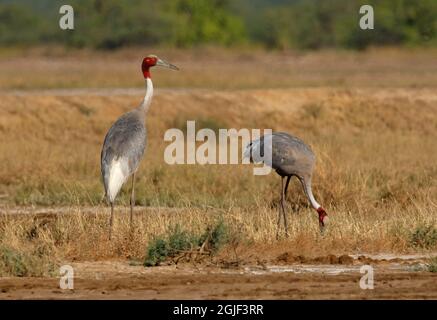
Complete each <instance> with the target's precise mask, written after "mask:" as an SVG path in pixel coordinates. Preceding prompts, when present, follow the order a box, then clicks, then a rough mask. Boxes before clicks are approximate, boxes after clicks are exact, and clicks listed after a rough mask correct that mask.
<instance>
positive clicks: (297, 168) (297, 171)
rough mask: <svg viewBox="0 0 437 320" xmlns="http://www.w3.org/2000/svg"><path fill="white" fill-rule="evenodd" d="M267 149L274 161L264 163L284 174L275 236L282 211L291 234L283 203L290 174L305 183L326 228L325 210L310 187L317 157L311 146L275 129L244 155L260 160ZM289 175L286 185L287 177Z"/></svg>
mask: <svg viewBox="0 0 437 320" xmlns="http://www.w3.org/2000/svg"><path fill="white" fill-rule="evenodd" d="M265 152H269V153H270V152H271V155H272V157H271V163H265V164H266V165H268V166H270V167H272V168H273V169H275V170H276V172H277V173H278V174H279V176H280V177H281V207H280V208H279V215H278V230H277V234H276V237H277V238H278V237H279V228H280V223H281V212H282V215H283V218H284V228H285V234H286V236H287V237H288V230H287V229H288V227H287V216H286V214H285V209H284V203H285V195H286V194H287V189H288V184H289V182H290V179H291V177H293V176H296V177H297V178H298V179H299V181H300V182H301V183H302V187H303V189H304V192H305V194H306V196H307V198H308V200H309V201H310V203H311V206H312V207H313V208H314V209H315V210H316V211H317V213H318V214H319V226H320V230H321V231H323V230H324V227H325V224H326V223H327V221H328V215H327V214H326V211H325V209H323V208H322V206H321V205H320V204H319V203H318V202H317V201H316V199H315V198H314V195H313V192H312V190H311V177H312V175H313V168H314V164H315V160H316V157H315V155H314V153H313V151H312V150H311V148H310V147H309V146H308V145H307V144H306V143H305V142H303V141H302V140H301V139H299V138H297V137H294V136H292V135H290V134H288V133H285V132H274V133H272V134H266V135H264V136H262V137H260V138H259V139H257V140H254V141H252V142H251V143H249V144H248V145H247V147H246V150H245V152H244V156H245V157H247V158H249V159H250V161H251V162H255V163H257V162H261V160H262V158H261V156H263V155H264V153H265ZM285 177H287V181H286V183H285V188H284V178H285Z"/></svg>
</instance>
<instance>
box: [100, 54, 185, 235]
mask: <svg viewBox="0 0 437 320" xmlns="http://www.w3.org/2000/svg"><path fill="white" fill-rule="evenodd" d="M154 66H161V67H166V68H170V69H173V70H179V69H178V68H177V67H176V66H175V65H172V64H170V63H168V62H166V61H164V60H161V59H159V58H158V57H157V56H155V55H149V56H147V57H145V58H144V59H143V63H142V65H141V69H142V72H143V75H144V79H145V81H146V95H145V96H144V100H143V102H142V103H141V104H140V105H139V106H138V107H137V108H135V109H134V110H132V111H130V112H127V113H125V114H123V115H122V116H121V117H120V118H118V120H117V121H116V122H115V123H114V124H113V125H112V127H111V128H110V129H109V131H108V133H107V134H106V136H105V140H104V142H103V147H102V153H101V171H102V178H103V185H104V187H105V195H106V198H107V200H108V201H109V203H110V204H111V218H110V221H109V239H111V234H112V225H113V222H114V201H115V198H116V197H117V194H118V192H119V191H120V189H121V187H122V185H123V184H124V183H125V182H126V181H127V179H128V178H129V176H132V188H131V197H130V224H131V226H132V216H133V209H134V205H135V173H136V171H137V169H138V166H139V164H140V161H141V159H142V158H143V155H144V150H145V148H146V143H147V142H146V126H145V120H146V119H145V118H146V114H147V111H148V110H149V107H150V103H151V102H152V96H153V83H152V79H151V75H150V68H152V67H154Z"/></svg>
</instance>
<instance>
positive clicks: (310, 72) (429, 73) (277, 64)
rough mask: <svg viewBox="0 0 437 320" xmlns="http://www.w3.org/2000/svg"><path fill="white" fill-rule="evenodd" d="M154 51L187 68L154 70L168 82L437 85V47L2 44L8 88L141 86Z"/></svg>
mask: <svg viewBox="0 0 437 320" xmlns="http://www.w3.org/2000/svg"><path fill="white" fill-rule="evenodd" d="M149 53H156V54H158V55H159V56H162V57H163V58H165V59H168V60H169V61H171V62H173V63H175V64H176V65H178V66H179V67H180V68H181V72H180V73H179V74H175V73H174V72H170V71H156V70H155V71H154V72H153V76H154V79H155V80H156V81H157V83H159V87H161V88H165V87H173V88H175V87H178V88H215V89H231V90H234V89H243V88H266V87H267V88H288V87H290V86H293V87H307V86H330V87H351V88H354V87H355V88H356V87H373V88H380V87H435V86H437V66H436V64H435V57H436V53H437V51H436V50H435V49H427V50H426V49H411V50H399V49H395V48H393V49H390V48H386V49H370V50H368V51H365V52H355V51H329V50H328V51H321V52H293V51H292V52H288V51H287V52H266V51H262V50H257V49H247V50H236V51H229V50H224V49H220V48H203V49H202V48H199V49H197V50H193V51H184V50H175V49H165V48H131V49H121V50H118V51H114V52H97V53H96V52H90V51H87V50H73V49H68V50H67V49H61V48H54V47H45V48H39V49H31V48H26V49H19V48H16V49H5V48H3V49H0V88H4V89H6V88H7V89H41V88H101V87H108V88H117V87H139V86H142V82H141V72H140V67H139V66H140V63H141V60H142V58H143V57H144V56H145V55H147V54H149Z"/></svg>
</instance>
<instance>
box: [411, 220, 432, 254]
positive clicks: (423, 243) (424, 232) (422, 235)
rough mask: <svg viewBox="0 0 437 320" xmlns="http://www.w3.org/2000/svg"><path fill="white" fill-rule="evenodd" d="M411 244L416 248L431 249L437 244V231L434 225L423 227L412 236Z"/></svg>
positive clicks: (418, 228)
mask: <svg viewBox="0 0 437 320" xmlns="http://www.w3.org/2000/svg"><path fill="white" fill-rule="evenodd" d="M410 244H411V245H412V246H414V247H420V248H424V249H430V248H433V247H435V245H436V244H437V229H436V228H435V227H434V226H433V225H421V226H418V227H417V228H416V230H414V232H413V233H412V234H411V236H410Z"/></svg>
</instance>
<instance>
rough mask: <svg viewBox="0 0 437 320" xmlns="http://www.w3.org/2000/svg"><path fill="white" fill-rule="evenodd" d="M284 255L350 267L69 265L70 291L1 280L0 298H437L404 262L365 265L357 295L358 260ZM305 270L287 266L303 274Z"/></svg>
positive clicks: (426, 278) (427, 277) (436, 290)
mask: <svg viewBox="0 0 437 320" xmlns="http://www.w3.org/2000/svg"><path fill="white" fill-rule="evenodd" d="M286 256H287V255H286V254H283V257H278V259H279V260H282V261H281V262H284V258H286V261H291V260H293V259H294V261H302V259H303V260H306V261H311V262H312V263H314V265H316V266H318V267H319V268H320V266H322V269H323V266H326V267H331V270H332V267H334V269H335V267H336V266H338V267H339V270H340V269H341V268H342V267H343V266H344V265H348V266H350V267H351V268H350V269H349V270H347V271H344V272H339V273H337V274H332V273H329V272H324V271H320V270H319V271H316V272H301V273H300V272H273V271H272V269H269V268H268V267H266V266H251V267H248V266H244V267H243V266H240V267H238V268H223V267H221V268H220V267H217V266H200V265H192V264H184V265H178V266H174V265H173V266H163V267H154V268H144V267H142V266H131V265H129V263H127V262H119V261H105V262H81V263H72V264H71V265H72V266H73V268H74V271H75V279H74V290H61V289H60V288H59V280H58V279H57V278H2V279H0V299H437V275H436V274H433V273H431V272H426V271H411V270H413V269H411V268H410V269H408V268H406V267H404V264H412V262H411V261H410V260H409V261H408V262H406V263H403V264H399V263H396V262H392V261H389V262H388V263H387V262H385V263H384V262H381V261H380V260H378V261H377V260H368V261H372V265H373V266H374V267H375V274H374V276H375V278H374V281H375V285H374V289H373V290H362V289H361V288H360V286H359V281H360V278H361V276H362V274H361V273H360V272H359V265H361V264H362V263H361V260H362V259H361V260H360V259H352V258H351V257H349V256H340V257H335V256H328V257H326V258H325V260H324V261H323V262H324V263H327V264H317V262H321V260H323V259H322V258H316V259H312V260H311V259H310V260H308V259H306V258H304V257H295V258H291V257H286ZM319 260H320V261H319ZM368 261H367V262H368ZM393 261H397V260H393ZM311 265H312V264H310V265H307V264H301V263H299V264H292V265H290V266H294V267H299V268H302V270H309V269H311ZM307 266H308V268H307V269H305V268H306V267H307ZM354 266H355V267H356V268H355V269H353V267H354ZM255 271H258V272H255Z"/></svg>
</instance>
